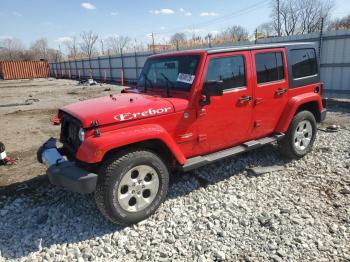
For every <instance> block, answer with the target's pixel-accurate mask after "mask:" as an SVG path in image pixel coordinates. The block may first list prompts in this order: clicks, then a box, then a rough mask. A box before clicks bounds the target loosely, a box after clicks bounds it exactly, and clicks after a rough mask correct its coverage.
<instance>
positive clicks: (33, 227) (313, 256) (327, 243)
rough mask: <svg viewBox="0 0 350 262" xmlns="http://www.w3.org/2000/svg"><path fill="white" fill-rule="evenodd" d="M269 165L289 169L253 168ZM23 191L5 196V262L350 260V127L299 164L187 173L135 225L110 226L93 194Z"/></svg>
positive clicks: (323, 138) (327, 137)
mask: <svg viewBox="0 0 350 262" xmlns="http://www.w3.org/2000/svg"><path fill="white" fill-rule="evenodd" d="M342 119H343V121H344V122H347V124H346V125H343V126H345V127H347V128H350V116H349V115H348V114H345V116H344V117H343V118H342ZM269 165H284V166H285V169H284V170H282V171H278V172H272V173H269V174H264V175H262V176H252V175H250V174H249V173H248V172H247V171H246V168H248V167H253V166H269ZM14 190H17V192H7V193H6V194H4V193H3V194H2V195H1V196H0V221H1V223H0V236H1V237H0V251H1V254H0V261H1V260H20V261H26V260H28V261H67V260H68V261H92V260H93V261H95V260H99V261H106V260H114V261H135V260H149V261H169V260H174V261H176V260H177V261H236V260H245V261H268V260H271V261H288V260H289V261H305V260H317V261H329V260H333V261H350V206H349V199H350V131H349V129H341V130H340V131H339V132H337V133H325V132H321V131H319V132H318V139H317V141H316V144H315V148H314V150H313V152H312V153H310V154H309V155H307V156H306V157H304V158H303V159H301V160H298V161H287V160H285V159H282V158H281V156H280V155H279V154H278V151H277V150H276V148H275V147H273V146H267V147H265V148H262V149H258V150H256V151H254V152H251V153H248V154H244V155H242V156H240V157H236V158H231V159H227V160H224V161H221V162H219V163H217V164H214V165H210V166H207V167H204V168H201V169H199V170H196V171H195V172H192V173H190V174H187V175H185V176H183V177H180V178H178V179H176V181H175V182H174V184H172V185H171V187H170V192H169V197H168V199H167V200H166V202H165V203H164V204H163V205H162V206H161V207H160V208H159V210H158V211H157V212H156V214H155V215H153V216H152V217H151V218H149V219H147V220H145V221H143V222H141V223H139V224H137V225H134V226H132V227H117V226H115V225H112V224H111V223H109V222H107V221H106V220H105V219H104V217H103V216H102V215H101V214H100V213H99V211H98V210H97V209H96V206H95V203H94V198H93V196H92V195H85V196H84V195H79V194H74V193H69V192H66V191H64V190H61V189H59V188H57V187H53V186H50V185H48V184H47V182H41V183H38V184H35V183H32V184H29V188H26V187H23V186H22V187H16V189H14Z"/></svg>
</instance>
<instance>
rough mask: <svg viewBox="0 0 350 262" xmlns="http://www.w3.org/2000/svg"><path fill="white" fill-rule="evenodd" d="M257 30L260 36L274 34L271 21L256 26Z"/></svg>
mask: <svg viewBox="0 0 350 262" xmlns="http://www.w3.org/2000/svg"><path fill="white" fill-rule="evenodd" d="M257 30H258V32H259V33H260V35H261V37H271V36H274V35H275V34H276V32H275V29H274V26H273V23H272V22H266V23H262V24H261V25H259V26H258V28H257Z"/></svg>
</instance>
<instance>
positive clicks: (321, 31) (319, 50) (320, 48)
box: [318, 17, 324, 60]
mask: <svg viewBox="0 0 350 262" xmlns="http://www.w3.org/2000/svg"><path fill="white" fill-rule="evenodd" d="M323 23H324V18H323V17H321V28H320V39H319V43H318V57H319V58H320V60H321V53H322V42H323Z"/></svg>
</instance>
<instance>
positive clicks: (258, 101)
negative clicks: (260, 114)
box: [254, 97, 263, 105]
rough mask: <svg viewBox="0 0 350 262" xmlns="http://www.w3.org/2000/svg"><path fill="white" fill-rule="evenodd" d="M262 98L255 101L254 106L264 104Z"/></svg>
mask: <svg viewBox="0 0 350 262" xmlns="http://www.w3.org/2000/svg"><path fill="white" fill-rule="evenodd" d="M262 100H263V99H262V98H261V97H257V98H256V99H255V101H254V105H258V104H261V103H262Z"/></svg>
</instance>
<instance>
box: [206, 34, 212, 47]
mask: <svg viewBox="0 0 350 262" xmlns="http://www.w3.org/2000/svg"><path fill="white" fill-rule="evenodd" d="M207 38H208V44H209V48H211V38H212V35H211V34H208V35H207Z"/></svg>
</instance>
